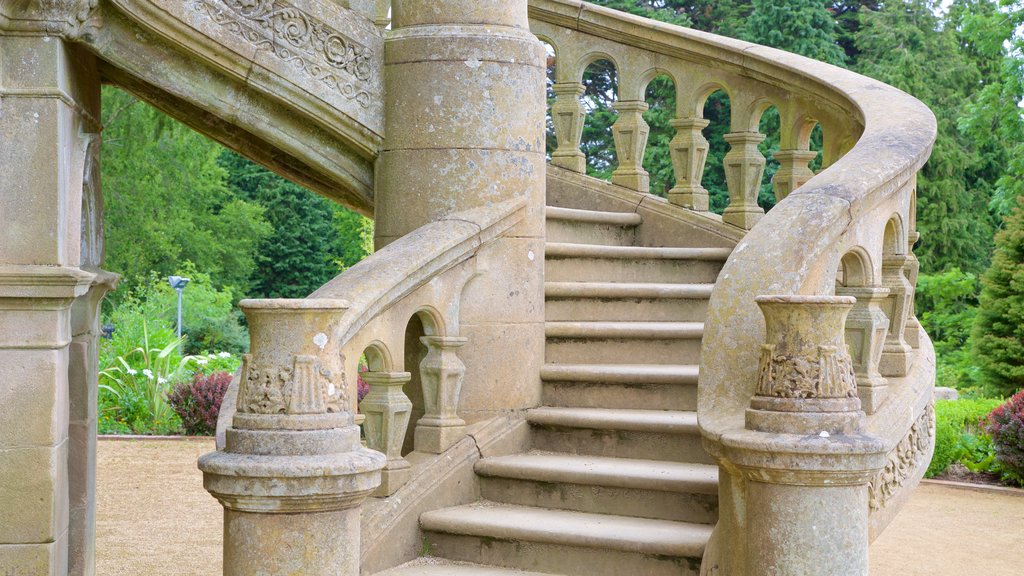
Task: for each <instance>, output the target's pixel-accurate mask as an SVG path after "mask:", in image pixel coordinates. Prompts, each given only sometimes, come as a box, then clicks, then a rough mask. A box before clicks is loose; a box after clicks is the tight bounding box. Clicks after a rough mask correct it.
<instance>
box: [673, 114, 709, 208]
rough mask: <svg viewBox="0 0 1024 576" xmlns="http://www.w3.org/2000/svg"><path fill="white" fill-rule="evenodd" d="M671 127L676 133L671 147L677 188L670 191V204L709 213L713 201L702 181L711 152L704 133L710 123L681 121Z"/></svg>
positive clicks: (693, 119) (699, 119)
mask: <svg viewBox="0 0 1024 576" xmlns="http://www.w3.org/2000/svg"><path fill="white" fill-rule="evenodd" d="M670 123H671V124H672V126H673V127H674V128H675V129H676V135H675V136H674V137H673V138H672V141H671V142H669V145H668V146H669V152H670V153H671V155H672V168H673V169H674V171H675V175H676V185H675V186H674V187H673V188H672V189H671V190H669V192H668V201H669V202H671V203H673V204H675V205H676V206H682V207H683V208H689V209H690V210H696V211H698V212H707V211H708V209H709V208H710V201H709V199H708V191H707V190H706V189H705V188H704V187H703V186H701V180H703V179H704V166H705V165H706V164H707V161H708V150H710V149H711V146H710V144H709V143H708V140H707V138H705V137H704V129H705V128H707V126H708V124H710V123H711V121H710V120H705V119H704V118H679V119H676V120H672V121H671V122H670Z"/></svg>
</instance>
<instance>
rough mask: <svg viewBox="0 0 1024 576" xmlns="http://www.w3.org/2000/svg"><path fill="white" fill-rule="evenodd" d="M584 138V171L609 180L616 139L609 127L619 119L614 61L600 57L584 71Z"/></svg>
mask: <svg viewBox="0 0 1024 576" xmlns="http://www.w3.org/2000/svg"><path fill="white" fill-rule="evenodd" d="M583 87H584V91H583V96H582V98H581V100H582V102H583V109H584V113H585V115H586V118H584V124H583V139H582V142H581V143H580V149H581V150H582V151H583V153H584V154H585V155H586V157H587V174H588V175H590V176H594V177H595V178H601V179H602V180H611V177H612V172H614V171H615V167H616V163H617V161H616V157H615V138H614V137H613V136H612V126H613V125H614V124H615V121H616V120H617V119H618V114H617V113H616V112H615V110H614V108H613V105H614V104H615V101H616V99H617V97H618V93H619V75H618V71H617V70H616V69H615V64H613V63H612V62H611V61H610V60H607V59H601V60H597V61H595V62H592V63H591V64H590V65H589V66H587V67H586V69H584V71H583Z"/></svg>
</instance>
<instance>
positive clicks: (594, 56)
mask: <svg viewBox="0 0 1024 576" xmlns="http://www.w3.org/2000/svg"><path fill="white" fill-rule="evenodd" d="M602 60H607V61H608V62H609V63H611V65H612V69H613V70H615V81H616V82H618V81H619V80H620V78H621V76H622V74H621V72H620V71H621V70H622V67H621V66H620V65H619V61H618V60H617V59H616V58H615V57H614V56H612V55H611V54H609V53H607V52H605V51H603V50H594V51H591V52H587V53H586V54H584V55H583V56H581V57H580V58H579V60H577V61H576V65H575V66H573V75H572V77H573V78H575V81H576V82H583V76H584V75H585V74H586V73H587V68H590V67H591V66H593V65H594V64H596V63H598V62H600V61H602ZM616 96H618V94H616Z"/></svg>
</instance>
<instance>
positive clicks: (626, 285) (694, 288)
mask: <svg viewBox="0 0 1024 576" xmlns="http://www.w3.org/2000/svg"><path fill="white" fill-rule="evenodd" d="M714 287H715V286H714V284H710V283H707V284H666V283H649V282H545V283H544V294H545V316H546V318H547V320H548V321H552V322H561V321H571V322H589V321H595V322H615V321H654V322H702V321H703V320H704V317H705V316H706V315H707V310H708V301H709V299H710V298H711V292H712V290H714Z"/></svg>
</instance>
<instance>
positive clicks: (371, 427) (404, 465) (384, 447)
mask: <svg viewBox="0 0 1024 576" xmlns="http://www.w3.org/2000/svg"><path fill="white" fill-rule="evenodd" d="M363 380H364V381H366V383H367V384H368V385H369V386H370V392H369V393H367V395H366V397H365V398H363V401H362V402H360V403H359V410H360V411H361V412H362V413H363V415H364V416H365V417H366V419H365V420H364V421H363V433H364V435H365V436H366V445H367V447H368V448H370V449H372V450H376V451H378V452H383V453H384V455H386V456H387V457H388V463H387V466H385V467H384V470H382V471H381V484H380V488H378V489H377V492H376V493H375V494H374V495H375V496H390V495H392V494H394V493H395V492H397V491H398V489H399V488H401V487H402V486H403V485H404V484H405V483H406V482H408V481H409V476H410V474H411V472H412V468H411V466H410V464H409V462H408V461H407V460H406V459H405V458H402V443H403V442H405V433H406V431H407V430H408V429H409V418H410V416H412V400H409V397H408V396H406V395H405V392H404V391H403V390H402V387H403V386H405V384H406V383H407V382H409V381H410V380H412V374H410V373H408V372H366V373H364V374H363Z"/></svg>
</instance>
